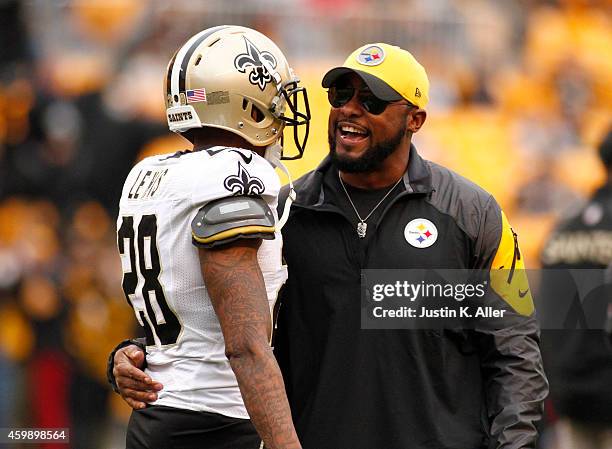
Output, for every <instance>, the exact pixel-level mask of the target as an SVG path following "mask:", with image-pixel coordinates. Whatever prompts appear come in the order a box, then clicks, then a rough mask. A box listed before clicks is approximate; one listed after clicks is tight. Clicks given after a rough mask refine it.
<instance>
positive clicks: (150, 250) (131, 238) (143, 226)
mask: <svg viewBox="0 0 612 449" xmlns="http://www.w3.org/2000/svg"><path fill="white" fill-rule="evenodd" d="M136 244H137V245H138V256H139V257H138V261H137V260H136V247H135V245H136ZM117 246H118V247H119V253H120V254H121V257H123V258H125V257H126V252H127V253H128V254H129V261H130V266H129V267H127V268H126V267H125V263H124V273H123V282H122V283H121V286H122V287H123V292H124V293H125V297H126V299H127V301H128V303H129V304H130V306H132V307H133V308H134V311H135V313H136V314H137V317H138V321H139V322H140V324H141V325H142V326H143V328H144V331H145V336H146V338H147V345H154V344H155V339H154V337H153V332H155V335H156V336H157V338H158V339H159V341H160V342H161V344H162V345H169V344H173V343H176V340H177V338H178V336H179V334H180V333H181V324H180V322H179V320H178V318H177V317H176V315H175V314H174V312H173V311H172V309H171V308H170V307H169V306H168V302H167V301H166V295H165V294H164V288H163V287H162V285H161V284H160V282H159V274H160V272H161V265H160V263H159V252H158V250H157V217H156V216H155V215H143V216H142V218H141V219H140V223H139V224H138V229H137V232H136V234H135V232H134V217H130V216H125V217H122V221H121V227H120V228H119V231H118V232H117ZM139 276H141V277H142V278H143V279H144V282H143V284H142V289H141V294H142V298H143V299H144V303H145V308H146V314H145V313H144V311H143V310H138V309H137V308H135V307H134V299H135V297H136V288H137V286H138V283H139ZM151 325H153V328H154V330H153V329H151Z"/></svg>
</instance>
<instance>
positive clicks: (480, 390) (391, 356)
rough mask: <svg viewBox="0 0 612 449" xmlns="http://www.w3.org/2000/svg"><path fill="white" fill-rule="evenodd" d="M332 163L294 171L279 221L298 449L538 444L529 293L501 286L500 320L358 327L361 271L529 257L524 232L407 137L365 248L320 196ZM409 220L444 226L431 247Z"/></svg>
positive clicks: (282, 341) (287, 370) (491, 263)
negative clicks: (411, 232) (499, 324)
mask: <svg viewBox="0 0 612 449" xmlns="http://www.w3.org/2000/svg"><path fill="white" fill-rule="evenodd" d="M330 171H334V172H335V171H336V170H335V168H334V167H333V166H332V165H331V163H330V161H329V159H327V160H325V161H323V162H322V164H321V165H320V166H319V167H318V168H317V169H316V170H314V171H312V172H310V173H308V174H306V175H305V176H303V177H302V178H300V179H299V180H298V181H297V182H296V190H297V199H296V201H295V202H294V204H293V206H292V209H291V215H290V218H289V221H288V222H287V224H286V225H285V227H284V228H283V231H282V232H283V237H284V250H283V253H284V257H285V259H286V261H287V264H288V266H289V279H288V281H287V284H286V285H285V287H284V289H283V291H282V293H281V306H280V311H279V317H278V323H277V325H278V328H277V334H276V340H275V352H276V355H277V358H278V360H279V364H280V366H281V370H282V371H283V375H284V378H285V383H286V387H287V393H288V396H289V401H290V404H291V409H292V412H293V418H294V422H295V423H296V427H297V431H298V434H299V436H300V440H301V441H302V444H303V446H304V448H305V449H408V448H409V449H480V448H512V449H519V448H533V447H535V440H536V429H535V423H536V422H537V421H538V420H539V419H540V417H541V413H542V403H543V400H544V398H545V397H546V394H547V391H548V386H547V381H546V378H545V376H544V373H543V369H542V361H541V357H540V351H539V347H538V327H537V324H536V321H535V319H534V318H533V313H532V312H533V307H532V304H533V303H532V299H531V296H530V294H529V295H527V298H520V300H522V301H523V303H518V302H517V299H518V297H517V295H516V294H513V293H508V291H509V290H507V288H506V290H505V291H503V292H502V294H503V296H504V297H505V300H504V299H502V297H501V296H499V295H497V294H494V295H493V296H494V298H493V299H492V300H493V301H496V302H497V305H498V306H500V304H501V307H505V308H506V309H508V312H509V313H508V316H509V317H508V320H507V321H506V324H507V325H506V326H504V327H503V328H501V329H499V328H497V329H489V330H486V329H482V330H481V331H474V330H460V331H448V330H444V331H443V330H439V331H438V330H420V331H412V330H362V329H361V326H360V273H361V269H365V268H376V269H393V268H466V269H471V268H478V269H485V270H495V269H499V268H501V267H505V268H506V269H507V268H509V267H510V266H513V267H516V268H521V267H522V266H523V265H522V259H521V258H520V252H519V250H518V246H517V244H516V236H515V235H514V234H513V232H512V231H511V229H510V227H509V225H508V224H507V222H506V221H505V220H504V219H503V218H502V216H503V214H502V212H501V210H500V208H499V206H498V205H497V203H496V202H495V200H494V199H493V198H492V196H491V195H489V194H488V193H486V192H485V191H483V190H482V189H480V188H479V187H478V186H476V185H475V184H473V183H471V182H470V181H468V180H466V179H464V178H462V177H461V176H459V175H457V174H455V173H453V172H452V171H450V170H447V169H445V168H443V167H441V166H439V165H436V164H434V163H431V162H428V161H425V160H423V159H421V158H420V157H419V155H418V154H417V153H416V150H415V149H414V147H413V148H411V152H410V163H409V168H408V171H407V173H406V174H405V175H404V179H403V183H402V184H403V186H402V188H403V190H404V191H403V192H401V193H400V194H399V195H397V196H396V197H394V198H393V200H391V202H390V203H389V204H387V205H386V207H385V209H384V212H383V213H382V215H381V216H380V218H379V220H378V223H377V224H376V226H375V227H376V229H375V230H374V235H373V236H372V237H371V238H370V239H369V240H368V242H367V244H366V245H363V244H362V243H361V242H360V241H359V240H358V237H357V234H356V232H355V228H354V224H353V222H352V221H353V220H352V219H353V217H350V218H349V217H347V216H345V215H344V214H343V212H342V211H341V210H340V209H339V208H338V207H337V206H336V205H334V204H332V203H330V201H329V199H328V198H326V197H325V195H324V189H323V188H322V183H323V179H324V178H325V176H326V175H328V174H329V172H330ZM285 195H286V191H285ZM279 203H280V204H283V203H284V201H283V198H281V200H280V202H279ZM415 218H426V219H428V220H430V221H431V222H433V223H435V226H436V227H437V230H438V237H437V241H436V243H435V244H434V245H432V246H431V247H429V248H427V249H419V248H415V247H413V246H411V245H409V244H408V243H407V240H406V239H405V237H404V229H405V227H406V224H407V223H408V222H410V221H411V220H412V219H415ZM368 225H369V226H373V224H369V223H368ZM368 232H370V230H368ZM520 278H521V277H520V276H518V275H517V276H515V277H514V279H515V280H520ZM521 285H522V284H521ZM515 286H516V284H515V283H514V281H513V283H512V284H508V286H507V287H512V288H514V287H515ZM501 290H503V289H500V291H501ZM511 304H512V305H511ZM525 304H526V305H525ZM515 308H516V309H515ZM517 310H518V312H517ZM519 312H520V313H519Z"/></svg>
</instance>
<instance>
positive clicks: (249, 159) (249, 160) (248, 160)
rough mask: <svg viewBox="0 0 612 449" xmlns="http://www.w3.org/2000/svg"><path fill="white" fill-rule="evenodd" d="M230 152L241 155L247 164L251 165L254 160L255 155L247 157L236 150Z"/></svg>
mask: <svg viewBox="0 0 612 449" xmlns="http://www.w3.org/2000/svg"><path fill="white" fill-rule="evenodd" d="M230 151H233V152H234V153H237V154H239V155H240V157H241V158H242V160H243V161H244V162H245V163H246V164H248V163H250V162H251V161H252V160H253V154H249V156H248V157H247V156H245V155H244V154H243V153H241V152H240V151H236V150H230Z"/></svg>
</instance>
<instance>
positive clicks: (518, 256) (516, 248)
mask: <svg viewBox="0 0 612 449" xmlns="http://www.w3.org/2000/svg"><path fill="white" fill-rule="evenodd" d="M510 230H511V231H512V238H513V239H514V254H513V256H512V266H511V267H510V274H509V275H508V284H511V283H512V278H513V277H514V270H516V261H517V260H521V251H520V250H519V246H518V235H516V232H514V229H512V228H510Z"/></svg>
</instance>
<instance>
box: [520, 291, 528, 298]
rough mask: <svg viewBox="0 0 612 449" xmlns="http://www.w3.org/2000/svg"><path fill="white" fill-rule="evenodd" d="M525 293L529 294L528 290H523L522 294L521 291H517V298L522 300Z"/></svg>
mask: <svg viewBox="0 0 612 449" xmlns="http://www.w3.org/2000/svg"><path fill="white" fill-rule="evenodd" d="M527 293H529V289H527V290H525V291H524V292H522V291H521V289H519V291H518V294H519V298H524V297H525V295H526V294H527Z"/></svg>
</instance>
